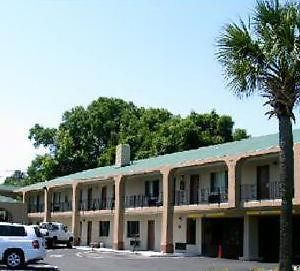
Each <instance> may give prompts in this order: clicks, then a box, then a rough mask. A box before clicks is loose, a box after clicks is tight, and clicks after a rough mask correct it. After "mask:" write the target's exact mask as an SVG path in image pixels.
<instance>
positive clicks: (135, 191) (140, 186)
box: [125, 175, 163, 196]
mask: <svg viewBox="0 0 300 271" xmlns="http://www.w3.org/2000/svg"><path fill="white" fill-rule="evenodd" d="M155 180H159V193H162V192H163V191H162V177H161V176H155V177H154V176H147V175H145V176H142V177H134V178H130V179H128V180H126V181H125V196H134V195H145V182H146V181H155Z"/></svg>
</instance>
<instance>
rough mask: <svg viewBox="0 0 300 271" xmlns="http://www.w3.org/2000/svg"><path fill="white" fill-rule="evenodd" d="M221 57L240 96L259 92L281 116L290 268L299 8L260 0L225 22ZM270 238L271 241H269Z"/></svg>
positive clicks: (299, 84) (299, 92)
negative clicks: (242, 15)
mask: <svg viewBox="0 0 300 271" xmlns="http://www.w3.org/2000/svg"><path fill="white" fill-rule="evenodd" d="M217 47H218V53H217V57H218V60H219V61H220V63H221V64H222V66H223V67H224V73H225V78H226V79H227V80H228V85H229V86H230V88H231V89H232V90H233V91H234V93H235V94H236V95H238V96H241V97H242V96H246V97H248V96H250V95H252V94H258V95H260V96H262V97H263V98H264V99H265V100H266V102H265V105H267V106H268V108H270V111H268V112H267V113H266V114H268V115H269V117H272V116H275V117H277V119H278V122H279V146H280V182H281V192H282V204H281V216H280V249H279V250H280V251H279V262H280V263H279V269H280V270H281V271H283V270H284V271H291V270H292V234H291V233H292V208H293V206H292V198H293V193H294V192H293V190H294V189H293V185H294V166H293V165H294V154H293V133H292V122H293V120H295V117H294V114H293V109H294V107H295V105H297V104H298V102H299V97H300V8H299V5H297V4H296V3H292V2H286V3H284V4H281V3H279V1H278V0H273V1H272V0H269V1H258V2H257V4H256V8H255V10H254V12H253V14H252V15H251V17H250V18H249V22H248V21H247V23H246V22H244V21H243V20H240V22H239V23H231V24H227V25H226V26H225V28H224V32H223V33H222V34H221V36H220V38H219V39H218V41H217ZM271 245H272V244H270V246H271Z"/></svg>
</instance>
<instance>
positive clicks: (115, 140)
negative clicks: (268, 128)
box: [23, 97, 248, 184]
mask: <svg viewBox="0 0 300 271" xmlns="http://www.w3.org/2000/svg"><path fill="white" fill-rule="evenodd" d="M233 125H234V122H233V120H232V118H231V116H228V115H218V114H217V113H216V112H215V111H211V112H210V113H206V114H197V113H196V112H191V113H190V114H189V115H188V116H186V117H181V116H179V115H174V114H172V113H170V112H169V111H168V110H166V109H163V108H144V107H137V106H135V105H134V104H133V103H132V102H126V101H124V100H121V99H114V98H104V97H100V98H99V99H97V100H95V101H92V102H91V104H90V105H88V106H87V107H86V108H84V107H82V106H76V107H74V108H72V109H71V110H69V111H66V112H65V113H64V114H63V116H62V121H61V123H60V125H59V127H58V128H49V127H43V126H42V125H40V124H36V125H35V126H34V127H32V128H31V129H30V131H29V139H30V140H31V141H32V142H33V145H34V146H35V147H36V148H38V147H45V148H46V149H48V152H47V153H46V154H44V155H38V156H37V157H36V158H35V159H34V160H33V161H32V162H31V165H30V166H29V167H28V170H27V177H26V180H25V181H24V182H23V183H24V184H30V183H35V182H40V181H46V180H50V179H52V178H55V177H57V176H62V175H66V174H70V173H74V172H78V171H81V170H84V169H88V168H94V167H99V166H106V165H111V164H113V163H114V159H115V146H116V145H118V144H120V143H128V144H130V146H131V159H132V160H136V159H143V158H148V157H151V156H157V155H161V154H167V153H172V152H177V151H184V150H190V149H195V148H198V147H201V146H207V145H212V144H219V143H224V142H230V141H233V140H240V139H243V138H247V137H248V135H247V132H246V130H244V129H237V130H233Z"/></svg>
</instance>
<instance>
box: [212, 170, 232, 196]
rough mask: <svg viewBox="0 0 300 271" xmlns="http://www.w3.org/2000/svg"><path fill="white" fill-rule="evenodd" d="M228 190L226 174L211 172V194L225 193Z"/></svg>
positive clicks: (224, 172)
mask: <svg viewBox="0 0 300 271" xmlns="http://www.w3.org/2000/svg"><path fill="white" fill-rule="evenodd" d="M227 188H228V172H227V171H221V172H212V173H211V174H210V190H211V192H225V191H227Z"/></svg>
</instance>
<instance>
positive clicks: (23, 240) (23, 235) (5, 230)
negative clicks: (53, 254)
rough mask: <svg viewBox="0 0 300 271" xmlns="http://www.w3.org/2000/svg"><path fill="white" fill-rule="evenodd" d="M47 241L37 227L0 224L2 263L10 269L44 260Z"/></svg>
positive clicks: (0, 255)
mask: <svg viewBox="0 0 300 271" xmlns="http://www.w3.org/2000/svg"><path fill="white" fill-rule="evenodd" d="M45 256H46V249H45V240H44V238H43V235H42V234H41V233H40V231H39V228H38V227H37V226H25V225H21V224H14V223H7V222H0V261H1V262H3V263H4V264H6V266H7V267H8V268H10V269H18V268H20V267H22V266H24V265H25V264H27V263H30V262H35V261H38V260H42V259H44V258H45Z"/></svg>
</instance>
